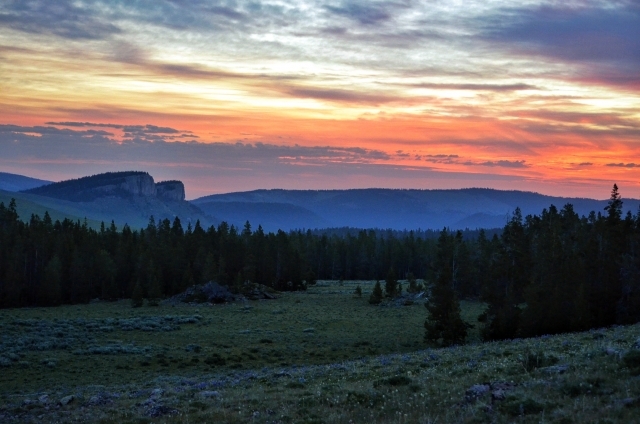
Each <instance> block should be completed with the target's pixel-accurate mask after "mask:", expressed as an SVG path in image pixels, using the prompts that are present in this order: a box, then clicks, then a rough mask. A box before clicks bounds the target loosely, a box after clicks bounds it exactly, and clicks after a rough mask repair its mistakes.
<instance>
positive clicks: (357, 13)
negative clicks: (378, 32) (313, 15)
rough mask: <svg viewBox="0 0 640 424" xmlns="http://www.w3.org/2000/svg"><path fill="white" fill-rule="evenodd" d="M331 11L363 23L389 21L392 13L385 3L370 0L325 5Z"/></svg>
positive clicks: (372, 23) (377, 23)
mask: <svg viewBox="0 0 640 424" xmlns="http://www.w3.org/2000/svg"><path fill="white" fill-rule="evenodd" d="M325 8H326V10H328V11H329V12H331V13H333V14H335V15H338V16H343V17H345V18H348V19H350V20H352V21H355V22H357V23H359V24H361V25H379V24H381V23H384V22H386V21H389V20H390V19H391V17H392V13H391V11H390V10H389V9H391V8H389V9H388V8H386V7H385V5H382V4H379V3H378V4H376V3H373V2H369V1H344V2H342V4H341V5H340V6H331V5H327V6H325Z"/></svg>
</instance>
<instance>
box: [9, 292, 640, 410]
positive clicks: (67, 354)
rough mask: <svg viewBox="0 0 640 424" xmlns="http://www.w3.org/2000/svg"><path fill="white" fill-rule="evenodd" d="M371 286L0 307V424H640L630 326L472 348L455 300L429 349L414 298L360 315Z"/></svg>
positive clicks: (637, 359) (638, 366) (635, 329)
mask: <svg viewBox="0 0 640 424" xmlns="http://www.w3.org/2000/svg"><path fill="white" fill-rule="evenodd" d="M374 283H375V282H373V281H345V282H338V281H319V282H318V284H317V285H316V286H312V287H310V288H309V289H308V290H307V291H306V292H290V293H281V294H279V296H278V299H275V300H261V301H238V302H234V303H228V304H220V305H204V304H200V305H197V306H192V305H176V306H173V305H170V304H161V305H160V306H157V307H148V306H145V307H142V308H132V307H131V303H130V301H128V300H123V301H118V302H96V303H91V304H88V305H81V306H78V305H75V306H61V307H55V308H24V309H5V310H1V311H0V422H5V421H6V422H74V421H78V422H87V421H90V422H105V423H116V422H131V423H138V422H255V423H277V422H283V423H284V422H308V423H322V422H326V423H349V422H369V423H373V422H407V423H409V422H411V423H412V422H433V423H436V422H562V423H571V422H576V423H577V422H599V423H606V422H636V421H637V420H638V418H637V417H640V377H638V375H639V374H640V325H634V326H617V327H612V328H606V329H600V330H593V331H590V332H585V333H573V334H563V335H557V336H544V337H538V338H532V339H523V340H513V341H503V342H492V343H481V342H480V338H479V329H480V325H481V324H480V323H478V322H477V320H476V318H477V316H478V315H479V314H480V312H481V311H482V309H483V306H482V305H481V304H478V303H472V302H462V312H463V318H464V319H465V320H467V321H468V322H470V323H472V324H474V326H475V327H474V328H473V329H472V330H471V333H470V337H469V338H468V344H467V345H464V346H459V347H451V348H435V347H429V346H427V345H425V343H424V342H423V335H424V327H423V323H424V319H425V317H426V314H427V311H426V309H425V308H424V306H423V303H424V301H423V300H421V299H415V301H414V303H413V304H412V305H406V306H405V305H403V302H388V303H383V304H382V305H379V306H372V305H369V303H368V301H367V299H368V296H369V293H370V292H371V290H372V287H373V284H374ZM357 285H360V286H361V287H362V291H363V295H362V297H357V296H354V294H353V292H354V289H355V287H356V286H357ZM405 286H406V285H405Z"/></svg>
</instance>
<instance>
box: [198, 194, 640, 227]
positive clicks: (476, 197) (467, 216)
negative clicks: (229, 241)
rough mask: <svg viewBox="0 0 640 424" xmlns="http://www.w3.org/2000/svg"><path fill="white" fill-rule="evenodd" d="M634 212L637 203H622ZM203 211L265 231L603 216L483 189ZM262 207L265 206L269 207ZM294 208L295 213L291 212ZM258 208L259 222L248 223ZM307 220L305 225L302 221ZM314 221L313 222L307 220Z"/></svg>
mask: <svg viewBox="0 0 640 424" xmlns="http://www.w3.org/2000/svg"><path fill="white" fill-rule="evenodd" d="M623 200H624V209H625V212H626V211H627V210H630V211H632V213H635V212H636V211H637V210H638V206H639V205H640V201H638V200H637V199H623ZM191 202H192V203H193V204H195V205H197V206H198V207H200V209H202V210H203V211H204V212H206V213H209V214H211V215H215V216H216V217H217V218H219V219H221V220H223V221H227V222H229V223H232V224H235V225H242V224H243V223H244V222H245V221H246V220H249V221H250V222H251V223H252V225H254V227H255V225H257V224H258V223H260V222H263V223H268V225H263V227H264V228H265V230H270V231H273V230H277V229H283V230H292V229H301V228H311V229H313V228H319V227H318V226H317V224H316V223H317V222H320V223H321V224H322V226H323V227H353V228H390V229H394V230H404V229H419V228H420V229H425V230H426V229H442V228H443V227H449V228H451V229H465V228H470V229H475V228H499V227H503V226H504V224H505V223H506V222H507V220H508V219H509V217H510V215H511V214H512V213H513V212H514V211H515V209H516V208H517V207H519V208H520V209H521V211H522V213H523V215H528V214H540V213H541V212H542V210H543V209H544V208H549V206H550V205H552V204H553V205H555V206H556V207H557V208H558V209H560V208H562V207H564V205H565V204H567V203H571V204H572V205H573V207H574V210H575V211H576V212H577V213H578V214H581V215H588V214H589V212H591V211H596V212H603V213H604V207H605V206H606V205H607V201H606V200H594V199H584V198H568V197H554V196H546V195H542V194H538V193H532V192H524V191H516V190H510V191H504V190H494V189H483V188H468V189H458V190H416V189H375V188H373V189H351V190H282V189H275V190H254V191H247V192H236V193H227V194H216V195H211V196H205V197H201V198H199V199H195V200H192V201H191ZM266 205H270V206H269V207H268V208H267V207H266ZM292 206H295V207H296V208H297V209H296V210H295V214H294V213H293V212H292ZM258 208H260V209H261V210H262V211H264V214H262V216H261V218H262V219H261V220H256V219H253V220H252V219H249V218H250V217H253V216H254V215H255V211H256V210H257V209H258ZM305 216H306V217H309V219H307V220H306V221H305V219H306V218H304V217H305ZM311 217H313V219H311Z"/></svg>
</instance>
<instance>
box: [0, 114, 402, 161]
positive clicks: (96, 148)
mask: <svg viewBox="0 0 640 424" xmlns="http://www.w3.org/2000/svg"><path fill="white" fill-rule="evenodd" d="M51 124H56V125H61V124H64V125H65V126H76V127H87V126H102V127H108V128H114V129H120V130H122V131H123V133H124V141H125V142H124V143H122V142H121V140H119V139H118V138H116V137H115V136H114V134H112V133H110V132H107V131H103V130H91V129H90V130H72V129H60V128H56V127H53V126H48V127H44V126H33V127H27V126H18V125H0V146H2V147H3V149H5V148H6V150H3V151H6V154H7V156H6V157H7V158H9V157H11V156H12V155H13V156H14V157H25V156H26V157H29V156H35V157H39V158H41V159H47V158H48V159H56V160H57V159H63V158H74V159H79V160H81V159H87V160H90V159H92V158H96V157H101V158H110V159H111V160H115V161H117V160H120V159H128V160H132V159H136V158H139V159H151V160H154V161H157V162H166V163H171V162H174V161H176V160H177V161H180V160H183V161H186V162H189V163H193V164H198V163H204V164H214V163H215V164H217V165H221V166H228V164H229V162H228V161H229V160H232V161H235V162H236V164H238V163H244V164H246V165H249V166H253V164H256V163H263V164H265V163H273V164H283V163H287V164H297V165H308V164H311V165H314V164H315V165H321V164H324V163H335V162H340V163H345V164H347V163H371V162H378V161H386V160H389V159H390V156H389V155H388V154H387V153H385V152H383V151H380V150H373V149H365V148H360V147H331V146H311V147H308V146H300V145H297V144H296V145H293V146H286V145H277V144H271V143H263V142H256V143H241V142H236V143H203V142H198V141H194V140H192V141H189V142H182V141H175V140H176V138H179V137H183V136H184V131H182V130H176V129H174V128H168V127H157V126H154V125H120V124H93V123H90V122H65V123H51ZM69 124H71V125H69ZM186 136H187V137H191V135H190V134H187V135H186ZM51 146H55V148H52V147H51Z"/></svg>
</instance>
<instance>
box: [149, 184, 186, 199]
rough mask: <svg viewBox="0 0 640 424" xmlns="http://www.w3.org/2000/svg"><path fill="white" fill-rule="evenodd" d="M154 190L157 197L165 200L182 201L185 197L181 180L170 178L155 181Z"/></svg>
mask: <svg viewBox="0 0 640 424" xmlns="http://www.w3.org/2000/svg"><path fill="white" fill-rule="evenodd" d="M156 192H157V194H158V197H160V198H162V199H166V200H177V201H183V200H184V197H185V194H184V184H182V181H176V180H172V181H161V182H159V183H156Z"/></svg>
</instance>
